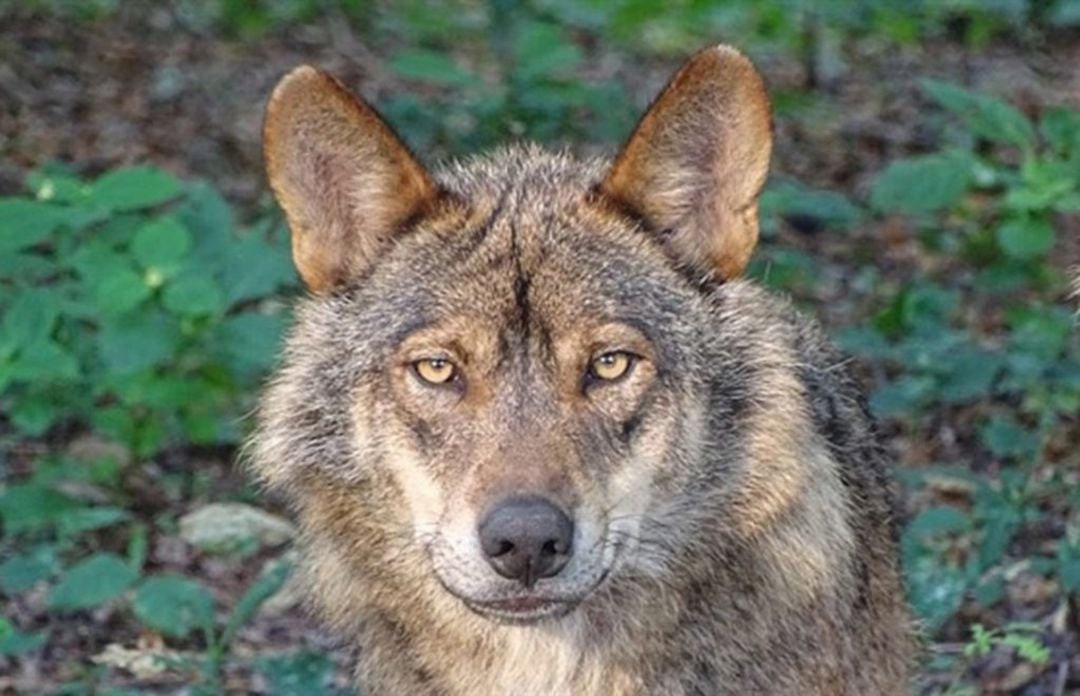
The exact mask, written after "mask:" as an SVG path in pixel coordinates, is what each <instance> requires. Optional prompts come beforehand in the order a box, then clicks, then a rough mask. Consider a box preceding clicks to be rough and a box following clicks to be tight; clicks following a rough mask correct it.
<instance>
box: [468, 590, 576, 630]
mask: <svg viewBox="0 0 1080 696" xmlns="http://www.w3.org/2000/svg"><path fill="white" fill-rule="evenodd" d="M464 602H465V605H466V606H467V607H469V608H470V609H472V610H473V611H475V612H476V613H478V614H480V615H482V616H485V617H487V618H491V619H497V620H500V621H505V622H507V623H515V624H529V623H535V622H537V621H540V620H542V619H549V618H558V617H560V616H565V615H567V614H569V613H570V612H571V611H573V610H574V607H576V606H577V601H576V600H566V599H550V598H547V597H531V596H523V597H510V598H508V599H497V600H492V601H486V602H477V601H473V600H468V599H466V600H464Z"/></svg>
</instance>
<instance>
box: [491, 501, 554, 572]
mask: <svg viewBox="0 0 1080 696" xmlns="http://www.w3.org/2000/svg"><path fill="white" fill-rule="evenodd" d="M477 532H478V534H479V537H480V548H481V550H482V551H483V553H484V558H485V560H486V561H487V562H488V564H489V565H490V566H491V567H492V569H494V570H495V572H496V573H498V574H499V575H501V576H502V577H504V578H508V579H510V580H517V581H518V582H520V583H521V584H522V585H524V586H525V587H527V588H531V587H532V586H533V585H534V584H535V583H536V581H537V580H540V579H542V578H550V577H554V576H556V575H558V574H559V572H560V571H562V569H563V568H565V567H566V564H567V563H568V562H569V561H570V558H571V556H572V555H573V552H574V549H573V539H574V521H573V520H572V519H570V517H569V516H568V515H567V514H566V513H565V512H564V511H563V510H562V509H561V508H560V507H559V506H558V505H556V504H555V503H553V502H551V501H549V500H547V499H546V498H542V497H539V496H518V497H512V498H507V499H505V500H502V501H500V502H499V503H497V504H496V505H494V506H493V507H492V508H491V510H490V511H489V512H488V513H487V515H485V516H484V518H483V519H482V520H481V522H480V525H479V527H478V529H477Z"/></svg>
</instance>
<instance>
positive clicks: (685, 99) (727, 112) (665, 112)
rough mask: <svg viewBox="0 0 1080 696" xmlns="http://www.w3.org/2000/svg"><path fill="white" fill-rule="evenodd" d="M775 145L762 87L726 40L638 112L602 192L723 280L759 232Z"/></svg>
mask: <svg viewBox="0 0 1080 696" xmlns="http://www.w3.org/2000/svg"><path fill="white" fill-rule="evenodd" d="M771 150H772V119H771V116H770V112H769V99H768V95H767V94H766V92H765V85H764V83H763V82H762V80H761V76H760V75H758V72H757V70H755V69H754V66H753V65H752V64H751V63H750V61H749V60H748V59H747V58H746V57H745V56H743V55H742V54H741V53H739V52H738V51H736V50H735V49H733V48H730V47H728V46H715V47H713V48H708V49H705V50H704V51H701V52H700V53H698V54H697V55H695V56H694V57H693V58H691V59H690V60H689V61H688V62H687V63H686V65H685V66H683V68H682V69H681V70H680V71H679V72H678V73H676V75H675V77H673V78H672V80H671V82H670V83H669V84H668V86H667V87H666V88H665V89H664V91H663V92H662V93H661V94H660V96H659V97H658V98H657V99H656V101H655V102H654V103H653V105H652V106H651V107H650V108H649V110H648V112H647V113H646V114H645V116H644V117H643V118H642V119H641V122H640V123H639V124H638V126H637V128H636V129H635V131H634V133H633V135H631V136H630V140H629V141H628V142H627V143H626V145H625V146H624V148H623V150H622V152H621V153H620V154H619V156H618V158H617V159H616V160H615V164H614V165H613V166H612V168H611V171H610V172H609V173H608V175H607V178H606V179H605V180H604V181H603V183H601V185H600V191H601V192H602V193H603V194H604V195H606V196H607V197H609V198H610V199H613V200H614V201H615V202H616V203H618V204H619V205H621V206H624V207H626V208H628V209H629V210H630V211H631V212H633V213H634V214H636V215H639V216H641V217H642V218H643V219H644V220H645V222H646V223H648V224H649V225H650V226H651V227H652V228H654V229H655V230H657V231H658V232H660V233H662V234H663V235H664V238H665V245H666V247H667V249H668V252H669V253H670V254H671V255H672V257H673V258H674V259H675V260H676V262H677V263H679V264H680V265H681V266H683V267H685V268H687V269H688V270H690V271H691V272H693V273H694V274H695V275H699V274H700V275H702V276H704V277H714V278H715V277H718V278H719V279H728V278H731V277H733V276H737V275H739V274H740V273H741V272H742V271H743V269H745V268H746V265H747V263H748V262H749V260H750V254H751V252H753V250H754V246H755V245H756V243H757V237H758V219H757V197H758V194H759V193H760V192H761V187H762V186H763V185H764V184H765V177H766V175H767V174H768V169H769V154H770V152H771Z"/></svg>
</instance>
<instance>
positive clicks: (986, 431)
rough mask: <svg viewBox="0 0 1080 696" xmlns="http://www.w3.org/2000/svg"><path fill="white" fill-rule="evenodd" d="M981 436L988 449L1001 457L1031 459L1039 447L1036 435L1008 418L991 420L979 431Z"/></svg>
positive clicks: (999, 417) (1002, 417)
mask: <svg viewBox="0 0 1080 696" xmlns="http://www.w3.org/2000/svg"><path fill="white" fill-rule="evenodd" d="M979 436H980V438H981V439H982V443H983V444H984V445H985V446H986V448H987V449H988V450H990V451H991V452H993V453H994V454H995V455H997V456H999V457H1015V458H1026V457H1031V456H1034V454H1035V450H1036V449H1037V448H1038V446H1039V440H1038V438H1037V437H1036V436H1035V434H1034V433H1032V432H1030V431H1028V430H1026V429H1025V428H1022V427H1021V426H1020V425H1019V424H1018V423H1017V422H1016V421H1015V420H1013V419H1012V418H1010V417H1007V416H994V417H993V418H991V419H990V420H989V421H988V422H987V423H986V424H985V425H984V426H983V427H982V428H980V429H979Z"/></svg>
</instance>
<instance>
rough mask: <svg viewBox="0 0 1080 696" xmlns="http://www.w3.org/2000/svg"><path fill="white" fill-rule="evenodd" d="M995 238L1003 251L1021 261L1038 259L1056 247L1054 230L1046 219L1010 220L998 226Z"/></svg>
mask: <svg viewBox="0 0 1080 696" xmlns="http://www.w3.org/2000/svg"><path fill="white" fill-rule="evenodd" d="M995 237H996V238H997V242H998V244H999V245H1000V246H1001V250H1002V251H1004V252H1005V253H1006V254H1007V255H1008V256H1010V257H1012V258H1014V259H1018V260H1021V261H1025V260H1028V259H1034V258H1038V257H1040V256H1042V255H1043V254H1045V253H1046V252H1048V251H1049V250H1050V248H1051V247H1052V246H1054V228H1053V226H1052V225H1051V224H1050V222H1049V221H1048V220H1046V219H1044V218H1010V219H1008V220H1006V221H1005V222H1003V223H1001V225H999V226H998V228H997V230H996V232H995Z"/></svg>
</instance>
